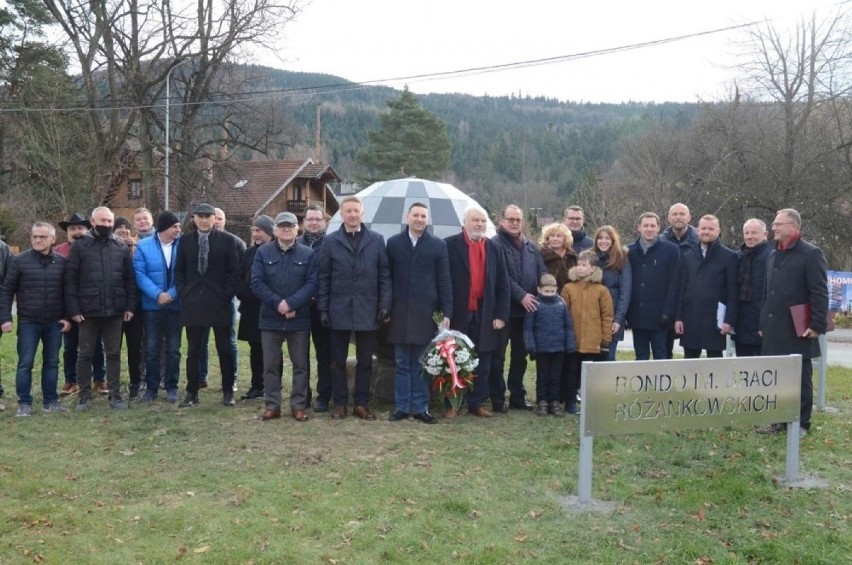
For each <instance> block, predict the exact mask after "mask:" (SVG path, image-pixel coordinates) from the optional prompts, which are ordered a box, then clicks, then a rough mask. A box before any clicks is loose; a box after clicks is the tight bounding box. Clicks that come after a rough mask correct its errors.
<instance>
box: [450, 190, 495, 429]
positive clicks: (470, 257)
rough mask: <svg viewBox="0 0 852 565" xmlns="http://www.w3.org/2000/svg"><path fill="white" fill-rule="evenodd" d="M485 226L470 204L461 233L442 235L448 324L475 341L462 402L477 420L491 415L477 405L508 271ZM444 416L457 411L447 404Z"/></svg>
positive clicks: (483, 392) (483, 388)
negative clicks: (472, 375)
mask: <svg viewBox="0 0 852 565" xmlns="http://www.w3.org/2000/svg"><path fill="white" fill-rule="evenodd" d="M487 226H488V216H487V215H486V213H485V210H483V209H482V208H480V207H478V206H475V207H471V208H468V209H467V210H466V211H465V214H464V225H463V228H462V232H461V233H459V234H457V235H451V236H450V237H448V238H447V239H446V242H447V253H448V254H449V257H450V278H451V280H452V284H453V310H452V315H451V316H450V328H451V329H454V330H458V331H461V332H464V333H466V334H467V335H468V337H470V339H471V340H473V343H474V345H475V348H476V353H477V355H478V356H479V366H478V367H477V373H476V374H477V377H476V380H475V381H474V385H473V390H472V391H469V392H468V395H467V404H468V410H469V411H470V413H471V414H473V415H474V416H480V417H483V418H490V417H491V415H492V414H491V412H490V411H488V410H486V409H485V408H484V407H483V406H482V404H483V402H485V399H486V398H488V393H489V376H490V375H491V358H492V356H493V354H494V352H495V351H496V349H497V346H498V335H497V332H498V331H499V330H501V329H503V328H504V327H505V326H506V320H508V319H509V272H508V270H507V268H506V260H505V259H504V258H503V253H502V252H501V251H500V249H499V248H498V247H497V245H496V244H495V243H494V242H493V241H491V240H490V239H488V238H487V237H486V235H485V230H486V228H487ZM444 416H445V417H447V418H455V417H456V416H458V413H457V412H456V411H455V410H454V409H453V408H450V409H449V410H447V412H446V413H445V414H444Z"/></svg>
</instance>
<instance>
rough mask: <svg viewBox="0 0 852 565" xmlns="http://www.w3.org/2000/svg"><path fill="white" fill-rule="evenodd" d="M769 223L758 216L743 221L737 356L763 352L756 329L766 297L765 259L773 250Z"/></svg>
mask: <svg viewBox="0 0 852 565" xmlns="http://www.w3.org/2000/svg"><path fill="white" fill-rule="evenodd" d="M766 237H767V232H766V222H764V221H763V220H759V219H757V218H751V219H750V220H746V223H745V224H743V244H742V246H740V251H739V253H737V258H738V260H739V264H738V270H737V293H738V302H739V305H738V307H737V323H736V324H735V329H736V331H735V332H734V341H735V342H736V346H737V357H754V356H757V355H760V350H761V348H762V346H763V338H761V337H760V333H759V332H758V329H757V324H758V322H759V321H760V309H761V308H762V307H763V302H764V301H765V300H766V259H767V257H769V253H770V251H771V250H772V248H771V246H770V245H769V241H767V239H766Z"/></svg>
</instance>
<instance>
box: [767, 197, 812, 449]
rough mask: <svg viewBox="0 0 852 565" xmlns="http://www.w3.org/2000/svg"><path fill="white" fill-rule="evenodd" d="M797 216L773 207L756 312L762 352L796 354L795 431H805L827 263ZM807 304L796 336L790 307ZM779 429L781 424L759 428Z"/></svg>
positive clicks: (810, 407) (773, 430)
mask: <svg viewBox="0 0 852 565" xmlns="http://www.w3.org/2000/svg"><path fill="white" fill-rule="evenodd" d="M801 229H802V216H801V215H799V213H798V212H797V211H796V210H793V209H792V208H785V209H783V210H779V211H778V214H777V215H776V216H775V221H773V222H772V233H773V235H774V236H775V241H774V242H773V243H774V250H773V251H772V252H771V254H770V255H769V258H768V259H767V261H766V302H764V304H763V309H762V310H761V311H760V326H759V327H760V332H761V335H762V336H763V354H764V355H794V354H797V353H798V354H800V355H801V356H802V380H801V385H802V393H801V407H800V411H799V425H800V426H801V429H800V432H799V433H800V434H801V435H803V436H804V435H806V434H807V433H808V431H809V430H810V429H811V412H812V410H813V404H814V389H813V365H812V364H811V359H813V358H814V357H819V356H820V348H819V342H818V341H817V338H818V337H819V336H820V334H824V333H825V331H826V329H828V328H827V327H828V271H827V269H828V267H827V266H826V262H825V255H823V253H822V251H821V250H820V248H819V247H816V246H815V245H813V244H811V243H808V242H807V241H805V240H804V239H802V236H801V231H800V230H801ZM799 304H810V307H811V321H810V325H809V327H808V329H806V330H805V331H804V332H803V333H802V334H801V335H798V334H797V332H796V327H795V325H794V323H793V317H792V315H791V314H790V307H791V306H796V305H799ZM760 431H761V432H763V433H780V432H782V431H784V426H783V425H781V424H773V425H772V426H770V427H769V428H764V429H762V430H760Z"/></svg>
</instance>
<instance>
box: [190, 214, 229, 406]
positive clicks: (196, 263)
mask: <svg viewBox="0 0 852 565" xmlns="http://www.w3.org/2000/svg"><path fill="white" fill-rule="evenodd" d="M213 214H214V209H213V206H211V205H210V204H199V205H198V206H196V207H195V210H193V212H192V221H193V222H194V223H195V227H196V230H195V231H193V232H190V233H188V234H185V235H183V236H181V238H180V245H179V246H178V254H177V261H176V264H175V285H176V287H177V292H178V298H179V299H180V321H181V324H183V326H184V327H185V328H186V341H187V355H186V398H185V399H184V400H183V402H181V403H180V407H181V408H187V407H190V406H194V405H196V404H198V388H199V380H200V379H199V372H200V365H199V361H200V358H201V348H202V345H203V343H204V339H205V337H206V336H207V334H208V332H209V330H210V328H213V336H214V338H215V340H216V352H217V353H218V354H219V369H220V370H221V372H222V404H223V405H224V406H233V405H234V392H233V387H234V357H233V354H232V352H231V339H230V332H231V324H232V323H233V306H232V304H231V301H232V300H233V298H234V296H235V295H236V293H237V290H239V288H240V285H241V284H242V277H241V272H240V255H241V252H242V250H241V249H240V246H239V244H238V243H237V241H238V240H237V238H235V237H233V236H232V235H230V234H227V233H224V232H221V231H216V230H214V229H213V223H214V221H215V220H214V219H213Z"/></svg>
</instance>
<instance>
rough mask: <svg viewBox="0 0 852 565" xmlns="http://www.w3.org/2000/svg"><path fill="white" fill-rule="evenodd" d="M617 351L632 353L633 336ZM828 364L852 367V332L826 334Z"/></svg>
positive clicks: (627, 336) (678, 351)
mask: <svg viewBox="0 0 852 565" xmlns="http://www.w3.org/2000/svg"><path fill="white" fill-rule="evenodd" d="M618 348H619V349H624V350H626V351H633V334H632V333H631V332H630V331H629V330H628V331H626V332H624V341H622V342H620V343H619V344H618ZM678 353H680V354H681V355H683V349H682V348H681V347H680V346H679V345H678V344H677V343H675V355H677V354H678ZM828 364H829V365H840V366H841V367H852V330H846V329H837V330H834V331H833V332H829V334H828Z"/></svg>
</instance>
